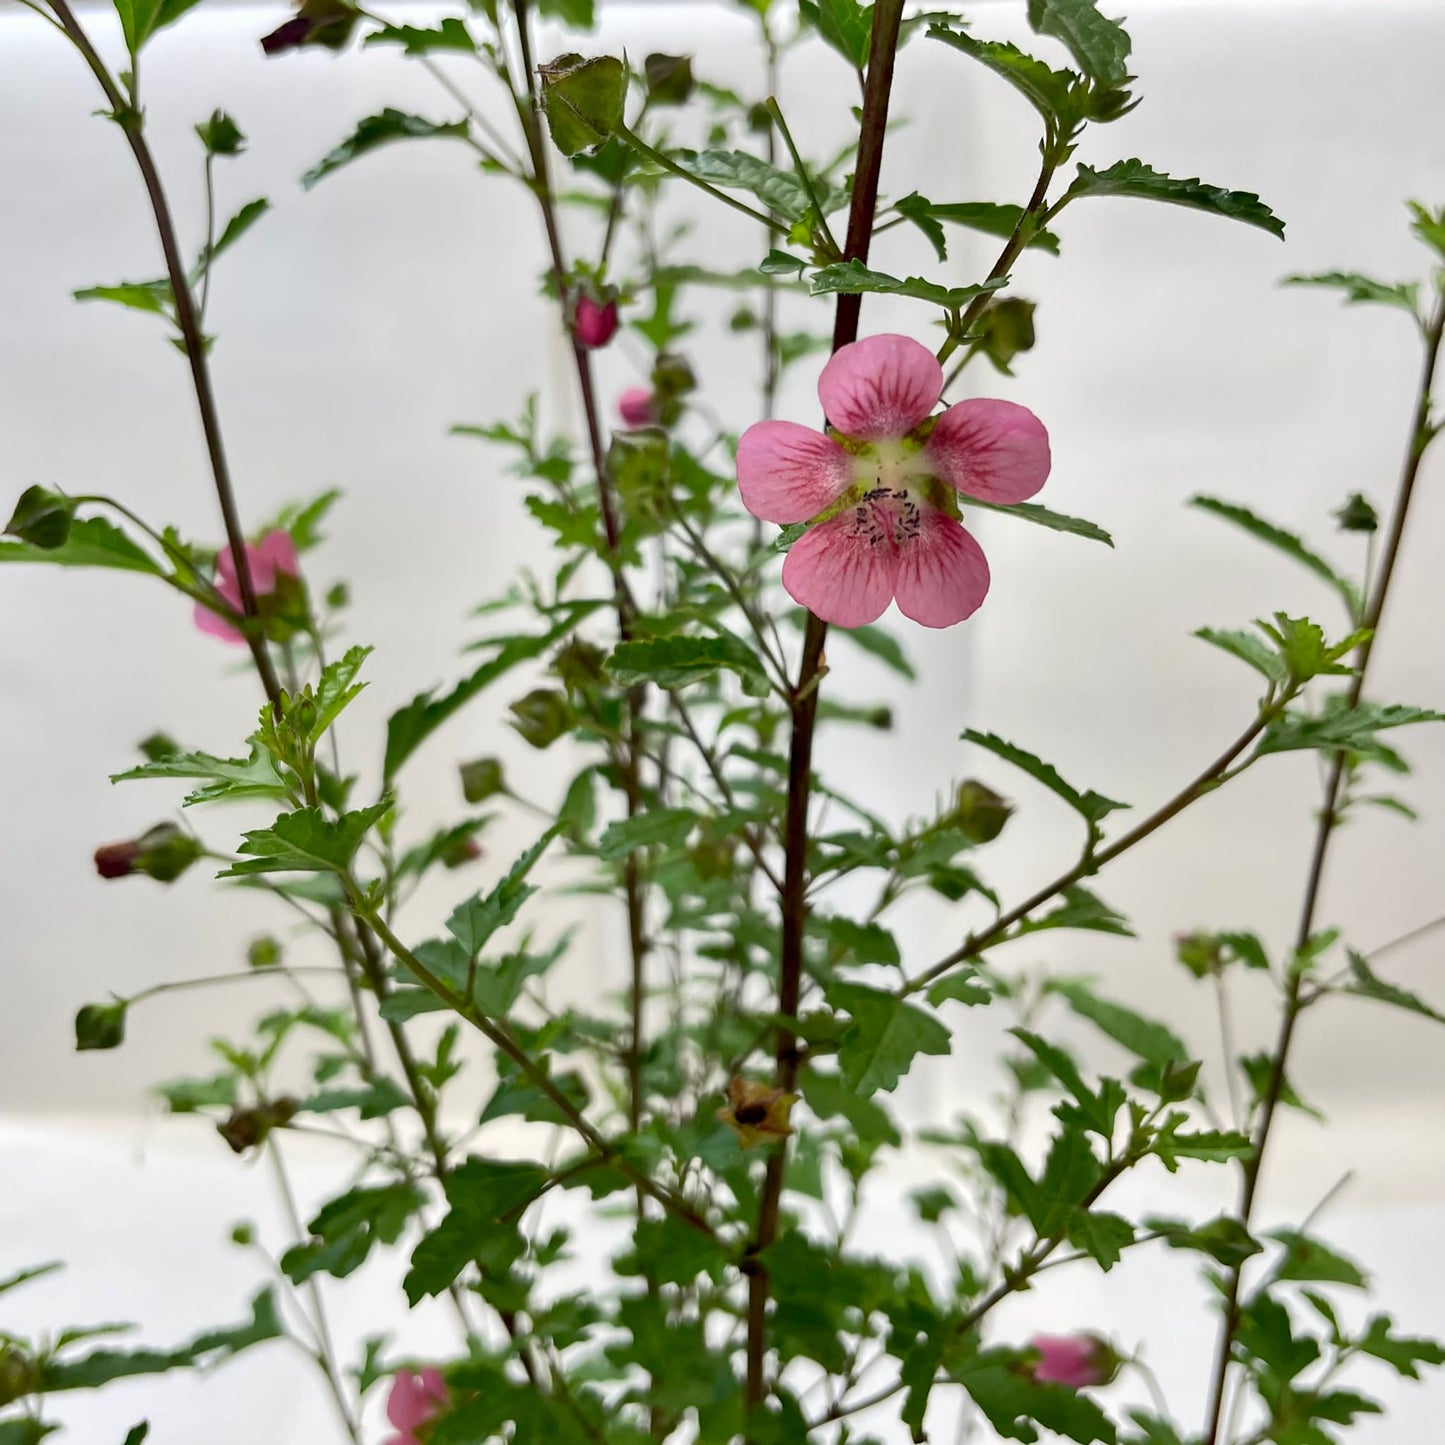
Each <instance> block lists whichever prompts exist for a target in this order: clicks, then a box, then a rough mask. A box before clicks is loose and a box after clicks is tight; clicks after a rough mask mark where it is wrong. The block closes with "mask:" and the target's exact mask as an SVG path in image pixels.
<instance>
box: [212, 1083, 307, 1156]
mask: <svg viewBox="0 0 1445 1445" xmlns="http://www.w3.org/2000/svg"><path fill="white" fill-rule="evenodd" d="M297 1107H298V1105H297V1103H296V1100H295V1099H292V1098H290V1097H288V1096H286V1095H284V1094H283V1095H282V1096H281V1097H280V1098H279V1099H272V1100H271V1101H270V1103H267V1104H260V1105H258V1106H257V1107H256V1108H254V1109H232V1110H231V1112H230V1114H229V1115H228V1116H227V1117H226V1118H225V1119H223V1120H222V1121H221V1122H220V1123H219V1124H217V1125H216V1133H218V1134H219V1135H220V1136H221V1138H223V1139H224V1140H225V1141H226V1143H227V1144H228V1145H230V1147H231V1152H232V1153H234V1154H244V1153H245V1152H246V1150H247V1149H254V1148H257V1147H258V1146H260V1145H262V1144H264V1143H265V1142H266V1138H267V1136H268V1135H269V1134H270V1133H271V1131H272V1129H281V1128H284V1127H285V1126H286V1125H287V1124H288V1123H290V1121H291V1119H292V1118H293V1117H294V1116H295V1113H296V1110H297Z"/></svg>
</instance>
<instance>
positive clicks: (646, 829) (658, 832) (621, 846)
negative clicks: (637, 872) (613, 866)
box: [597, 808, 697, 861]
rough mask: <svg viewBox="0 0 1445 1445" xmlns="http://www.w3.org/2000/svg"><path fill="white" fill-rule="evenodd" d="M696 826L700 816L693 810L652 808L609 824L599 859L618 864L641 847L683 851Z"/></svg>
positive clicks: (603, 836) (604, 831)
mask: <svg viewBox="0 0 1445 1445" xmlns="http://www.w3.org/2000/svg"><path fill="white" fill-rule="evenodd" d="M696 825H697V814H696V813H694V812H693V811H692V809H691V808H651V809H649V810H648V811H647V812H645V813H639V814H637V816H636V817H634V818H624V819H622V820H620V821H619V822H616V823H609V824H608V825H607V827H606V828H604V829H603V830H602V836H601V838H599V839H598V840H597V856H598V857H599V858H605V859H607V860H609V861H615V860H617V859H619V858H625V857H627V855H628V854H629V853H635V852H636V851H637V850H638V849H639V848H651V847H662V848H680V847H681V846H682V845H683V844H684V843H685V842H686V841H687V835H688V834H689V833H691V832H692V830H693V828H694V827H696Z"/></svg>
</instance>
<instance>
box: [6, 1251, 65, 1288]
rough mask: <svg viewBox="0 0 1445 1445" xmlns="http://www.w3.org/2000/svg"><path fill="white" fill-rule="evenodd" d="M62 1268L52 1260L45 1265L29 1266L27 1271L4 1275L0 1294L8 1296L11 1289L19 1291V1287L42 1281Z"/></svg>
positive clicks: (56, 1260)
mask: <svg viewBox="0 0 1445 1445" xmlns="http://www.w3.org/2000/svg"><path fill="white" fill-rule="evenodd" d="M64 1268H65V1266H64V1265H63V1264H62V1263H61V1262H60V1261H59V1260H58V1259H54V1260H51V1261H50V1262H49V1263H47V1264H35V1265H31V1266H30V1267H29V1268H28V1269H22V1270H19V1271H17V1272H16V1273H15V1274H11V1275H6V1277H5V1278H4V1279H0V1294H8V1293H9V1292H10V1291H11V1290H12V1289H19V1288H20V1286H21V1285H23V1284H29V1283H30V1281H31V1280H32V1279H43V1278H44V1277H45V1276H46V1275H47V1274H54V1273H55V1272H56V1270H60V1269H64Z"/></svg>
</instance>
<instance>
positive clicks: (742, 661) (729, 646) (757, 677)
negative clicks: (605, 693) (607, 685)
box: [607, 636, 767, 697]
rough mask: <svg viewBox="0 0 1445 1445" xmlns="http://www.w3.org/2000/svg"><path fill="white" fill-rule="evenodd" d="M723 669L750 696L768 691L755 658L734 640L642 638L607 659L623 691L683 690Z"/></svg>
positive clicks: (744, 646)
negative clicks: (640, 687) (644, 687)
mask: <svg viewBox="0 0 1445 1445" xmlns="http://www.w3.org/2000/svg"><path fill="white" fill-rule="evenodd" d="M722 669H727V670H728V671H730V672H734V673H736V674H737V675H738V677H739V678H741V679H742V680H743V684H744V689H745V690H746V691H747V692H748V693H749V694H750V695H751V696H754V697H757V696H760V695H762V693H765V692H766V691H767V683H766V680H765V678H764V675H763V669H762V664H761V662H760V661H759V660H758V657H757V654H756V653H755V652H753V650H752V649H751V648H750V647H748V646H747V644H746V643H744V642H743V641H742V640H741V639H740V638H737V637H732V636H725V637H648V638H642V639H639V640H638V641H635V642H621V643H618V645H617V646H616V647H615V648H614V649H613V651H612V656H611V657H609V658H608V659H607V670H608V672H610V673H611V674H612V676H613V677H614V678H616V680H617V681H618V682H619V683H621V684H622V686H623V687H631V686H633V685H634V684H635V683H639V682H651V683H654V684H656V685H657V686H658V687H661V688H668V689H671V688H678V687H686V686H687V685H688V684H689V683H692V682H701V681H704V680H705V679H707V678H709V677H713V676H715V675H716V674H717V673H718V672H719V671H720V670H722Z"/></svg>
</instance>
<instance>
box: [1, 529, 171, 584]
mask: <svg viewBox="0 0 1445 1445" xmlns="http://www.w3.org/2000/svg"><path fill="white" fill-rule="evenodd" d="M3 562H49V563H51V564H52V565H54V566H56V567H114V568H117V569H118V570H120V571H122V572H148V573H149V574H150V575H151V576H152V577H163V576H164V575H165V569H164V568H162V567H161V566H160V565H159V564H158V563H157V562H156V561H155V560H154V559H153V558H152V557H150V556H149V555H148V554H147V553H145V552H143V551H142V550H141V549H140V548H139V547H137V546H136V544H135V543H134V542H132V541H131V539H130V538H129V537H127V536H126V534H125V533H124V532H122V531H121V530H120V528H119V527H115V526H112V525H111V524H110V523H109V522H107V521H105V520H104V519H103V518H100V517H81V518H77V519H76V520H75V521H74V522H72V523H71V524H70V535H69V536H68V537H67V538H66V539H65V541H64V542H63V543H62V544H61V545H60V546H59V547H36V546H33V545H31V544H30V543H28V542H11V541H7V540H5V539H4V538H0V563H3Z"/></svg>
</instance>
